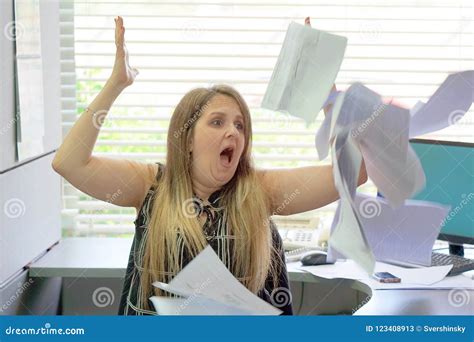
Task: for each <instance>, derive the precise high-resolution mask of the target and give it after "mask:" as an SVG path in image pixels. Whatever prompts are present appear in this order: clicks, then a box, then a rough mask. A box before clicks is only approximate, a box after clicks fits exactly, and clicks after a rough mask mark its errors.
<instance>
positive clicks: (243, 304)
mask: <svg viewBox="0 0 474 342" xmlns="http://www.w3.org/2000/svg"><path fill="white" fill-rule="evenodd" d="M153 285H154V286H156V287H158V288H160V289H162V290H165V291H168V292H171V293H174V294H176V295H179V296H182V297H185V298H187V299H188V300H189V302H190V303H192V304H193V305H194V307H191V308H189V309H186V308H184V309H183V308H182V309H181V310H178V309H175V311H178V312H183V311H182V310H185V312H186V310H188V311H189V312H196V307H199V306H201V307H203V308H202V310H201V311H202V314H205V315H210V314H212V315H218V314H226V315H242V314H243V312H245V315H279V314H280V313H281V310H278V309H277V308H275V307H274V306H272V305H270V304H269V303H267V302H265V301H264V300H262V299H261V298H259V297H257V296H256V295H254V294H253V293H252V292H250V291H249V290H248V289H247V288H246V287H245V286H244V285H242V284H241V283H240V282H239V281H238V280H237V279H236V278H235V277H234V276H233V274H232V273H231V272H230V271H229V270H228V269H227V267H226V266H225V265H224V264H223V263H222V261H221V260H220V259H219V257H218V256H217V255H216V253H215V252H214V250H213V249H212V247H210V246H207V247H206V248H205V249H204V250H203V251H202V252H201V253H199V254H198V255H197V256H196V257H195V258H194V259H193V260H191V262H190V263H189V264H188V265H186V267H184V268H183V270H181V272H179V273H178V274H177V275H176V276H175V277H174V278H173V279H172V280H171V281H170V282H169V284H165V283H161V282H154V283H153ZM155 302H156V303H158V304H160V302H159V301H157V300H156V299H155ZM161 303H163V301H161ZM172 303H173V302H172V301H165V304H166V305H165V308H164V310H167V311H170V310H171V309H170V308H169V306H170V305H171V304H172ZM176 303H177V302H176ZM188 305H189V304H188Z"/></svg>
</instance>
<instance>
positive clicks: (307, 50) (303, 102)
mask: <svg viewBox="0 0 474 342" xmlns="http://www.w3.org/2000/svg"><path fill="white" fill-rule="evenodd" d="M346 45H347V38H345V37H342V36H337V35H334V34H330V33H327V32H324V31H321V30H317V29H314V28H311V27H310V26H305V25H300V24H297V23H295V22H292V23H291V24H290V25H289V27H288V30H287V32H286V36H285V40H284V41H283V46H282V48H281V51H280V54H279V56H278V60H277V63H276V65H275V68H274V69H273V73H272V77H271V79H270V82H269V84H268V87H267V90H266V92H265V95H264V97H263V100H262V104H261V107H262V108H267V109H271V110H275V111H282V112H288V113H289V114H291V115H294V116H297V117H300V118H302V119H304V120H305V121H306V123H307V124H309V123H311V122H312V121H313V120H314V119H315V118H316V116H317V115H318V113H319V111H320V108H321V107H322V106H323V104H324V102H325V101H326V99H327V98H328V95H329V94H330V91H331V88H332V86H333V84H334V81H335V79H336V76H337V73H338V71H339V68H340V66H341V63H342V59H343V57H344V52H345V49H346Z"/></svg>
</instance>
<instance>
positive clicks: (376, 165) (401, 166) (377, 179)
mask: <svg viewBox="0 0 474 342" xmlns="http://www.w3.org/2000/svg"><path fill="white" fill-rule="evenodd" d="M329 122H330V123H329ZM409 125H410V113H409V111H408V110H407V109H405V108H401V107H398V106H396V105H393V104H385V103H383V102H382V98H381V96H380V95H379V94H377V93H375V92H374V91H372V90H370V89H369V88H367V87H365V86H364V85H362V84H360V83H355V84H353V85H351V86H350V87H349V89H347V91H346V92H345V94H341V95H340V96H339V98H338V99H337V100H336V103H335V105H334V108H333V111H332V113H330V114H329V115H327V116H326V118H325V120H324V122H323V125H322V126H321V127H320V129H319V130H318V133H317V135H316V148H317V150H318V154H319V158H320V159H324V158H326V155H327V152H328V150H329V145H330V141H331V140H333V139H334V138H335V136H336V135H337V134H339V132H341V129H342V127H343V128H345V129H349V130H350V134H351V136H352V137H353V138H354V140H355V141H356V142H357V143H358V146H359V149H360V151H361V152H362V156H363V158H364V161H365V165H366V169H367V174H368V176H369V177H370V179H371V180H372V181H373V182H374V183H375V185H376V186H377V189H378V190H379V191H380V192H381V193H382V194H383V195H384V197H386V198H387V200H388V201H389V203H390V205H391V206H392V207H397V206H399V205H401V204H402V203H403V201H404V200H405V199H407V198H410V197H412V196H413V195H414V194H416V193H417V192H419V191H420V190H421V189H422V188H423V187H424V185H425V176H424V172H423V169H422V167H421V164H420V162H419V160H418V158H417V157H416V154H415V152H414V151H413V149H412V148H411V146H409V144H408V131H409ZM333 160H334V159H333Z"/></svg>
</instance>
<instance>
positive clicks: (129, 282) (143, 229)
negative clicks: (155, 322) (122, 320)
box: [119, 163, 293, 315]
mask: <svg viewBox="0 0 474 342" xmlns="http://www.w3.org/2000/svg"><path fill="white" fill-rule="evenodd" d="M157 164H158V174H157V175H156V178H157V180H158V179H159V178H160V176H161V172H162V168H163V165H162V164H160V163H157ZM154 193H155V189H154V187H153V186H152V187H151V188H150V189H149V190H148V193H147V196H146V197H145V200H144V201H143V205H142V207H141V208H140V211H139V213H138V216H137V219H136V220H135V222H134V223H135V236H134V238H133V242H132V247H131V250H130V257H129V260H128V266H127V271H126V274H125V281H124V285H123V290H122V295H121V300H120V306H119V315H156V314H157V313H156V312H155V311H149V310H145V309H143V308H141V307H140V299H141V298H140V296H141V291H140V275H141V270H142V267H141V265H142V260H141V259H142V257H143V252H144V247H145V243H144V242H145V241H146V237H147V225H148V221H149V219H150V216H151V210H152V208H153V206H152V203H153V199H154V196H153V195H154ZM219 195H220V191H219V190H218V191H216V192H214V193H213V194H211V196H210V197H209V200H208V201H209V203H210V205H208V206H203V205H202V204H200V203H202V201H201V200H199V198H198V197H197V196H194V203H195V205H196V209H197V211H198V213H200V212H205V213H206V214H207V219H206V222H205V223H204V226H203V230H204V234H205V236H206V239H207V241H208V243H209V245H211V247H212V248H213V249H214V251H215V252H216V254H217V255H218V256H219V258H220V259H221V260H222V262H223V263H224V264H225V265H226V267H227V268H228V269H231V267H230V265H231V255H232V245H233V236H232V235H231V234H229V231H228V226H227V224H226V222H225V215H224V211H225V208H220V207H219V200H220V197H219ZM270 229H271V230H272V237H273V244H274V247H275V250H277V251H278V252H279V257H280V258H281V260H282V261H283V262H282V263H281V262H280V263H281V266H280V268H279V269H280V271H279V274H278V286H274V282H273V280H272V279H271V277H270V276H269V277H268V278H267V280H266V282H265V287H264V288H263V289H262V290H261V291H260V292H259V293H258V296H259V297H260V298H262V299H263V300H265V301H266V302H268V303H270V304H271V305H273V306H275V307H277V308H278V309H280V310H282V311H283V315H292V314H293V309H292V302H291V293H290V288H289V281H288V273H287V270H286V265H285V255H284V251H283V243H282V240H281V237H280V234H279V233H278V231H277V229H276V227H275V224H274V223H273V222H272V221H271V220H270ZM182 242H183V241H182V239H181V238H178V246H181V249H182V253H181V255H182V256H183V257H182V259H183V260H182V267H184V266H186V264H187V263H188V262H189V261H190V258H189V257H188V256H187V255H186V253H185V249H184V245H183V243H182ZM275 257H276V256H275ZM274 262H278V260H274ZM170 280H171V279H170ZM152 295H153V294H152V293H150V294H149V295H147V297H148V298H149V297H151V296H152ZM148 303H149V305H150V308H153V304H152V303H151V301H150V300H148Z"/></svg>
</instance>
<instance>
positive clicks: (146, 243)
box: [53, 17, 366, 315]
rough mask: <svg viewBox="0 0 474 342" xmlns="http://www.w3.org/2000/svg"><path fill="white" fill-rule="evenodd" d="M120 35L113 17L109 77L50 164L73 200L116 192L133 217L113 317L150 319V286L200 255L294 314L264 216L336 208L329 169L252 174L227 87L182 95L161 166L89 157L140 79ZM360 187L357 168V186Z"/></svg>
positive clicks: (240, 119) (244, 118)
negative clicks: (110, 115) (208, 253)
mask: <svg viewBox="0 0 474 342" xmlns="http://www.w3.org/2000/svg"><path fill="white" fill-rule="evenodd" d="M124 32H125V29H124V27H123V20H122V18H121V17H118V18H117V19H116V27H115V40H116V46H117V50H116V58H115V64H114V68H113V71H112V74H111V76H110V78H109V80H108V81H107V82H106V84H105V86H104V88H103V89H102V90H101V92H100V93H99V94H98V95H97V97H96V98H95V99H94V101H92V103H91V104H90V106H89V107H88V109H87V110H86V111H85V112H84V113H83V114H82V115H81V117H80V118H79V120H78V121H77V122H76V123H75V124H74V126H73V127H72V128H71V130H70V132H69V134H68V135H67V136H66V138H65V139H64V142H63V144H62V145H61V147H60V148H59V150H58V151H57V153H56V156H55V159H54V161H53V168H54V170H56V172H58V173H59V174H60V175H62V176H63V177H64V178H65V179H67V180H68V181H69V182H70V183H71V184H72V185H74V186H75V187H76V188H78V189H79V190H81V191H83V192H85V193H87V194H89V195H91V196H93V197H95V198H97V199H100V200H110V198H109V197H110V195H109V194H112V193H117V192H118V191H119V190H120V194H121V195H120V196H116V197H114V201H113V203H114V204H116V205H119V206H124V207H135V208H136V210H137V219H136V220H135V222H134V223H135V227H136V230H135V236H134V240H133V244H132V249H131V252H130V258H129V264H128V267H127V272H126V277H125V282H124V287H123V293H122V298H121V303H120V311H119V314H125V315H148V314H155V311H154V310H153V307H152V305H151V301H150V300H149V298H150V297H151V296H153V295H161V296H163V295H166V293H163V292H162V291H161V290H158V289H154V288H153V287H152V282H154V281H156V280H158V281H163V282H169V281H170V280H171V279H172V278H173V276H174V275H176V274H177V273H178V272H179V271H180V270H181V269H182V268H183V267H184V266H185V265H186V264H187V263H188V262H189V261H190V260H191V259H192V258H193V257H194V256H196V255H197V254H198V253H199V252H200V251H201V250H202V249H203V248H205V247H206V246H207V245H211V246H212V248H213V249H214V250H215V252H216V253H217V254H218V256H219V257H220V258H221V260H222V262H223V263H224V264H225V265H226V266H227V268H228V269H229V270H230V271H231V272H232V273H233V274H234V275H235V277H236V278H237V279H239V280H240V282H241V283H242V284H244V285H245V286H246V287H247V288H248V289H249V290H250V291H252V292H253V293H255V294H256V295H258V296H259V297H261V298H262V299H263V300H265V301H267V302H269V303H270V304H272V305H274V306H276V307H278V308H279V309H281V310H282V311H283V313H284V314H292V303H291V300H287V299H288V298H291V296H289V291H290V288H289V282H288V276H287V271H286V266H285V259H284V253H283V248H282V241H281V238H280V236H279V234H278V232H277V230H276V228H275V226H274V224H273V223H272V221H271V220H270V216H271V215H272V214H275V213H277V214H279V215H291V214H296V213H300V212H305V211H308V210H313V209H316V208H319V207H322V206H324V205H326V204H328V203H330V202H333V201H335V200H336V199H337V198H338V194H337V191H336V189H335V186H334V180H333V176H332V168H331V166H312V167H301V168H295V169H286V170H258V169H255V167H254V166H253V163H252V159H251V147H252V122H251V118H250V112H249V108H248V107H247V104H246V103H245V101H244V99H243V98H242V96H241V95H240V94H239V93H238V92H237V91H236V90H235V89H233V88H232V87H229V86H226V85H217V86H214V87H212V88H198V89H194V90H191V91H190V92H188V93H187V94H185V95H184V97H183V98H182V99H181V101H180V102H179V103H178V105H177V106H176V108H175V110H174V113H173V115H172V117H171V122H170V126H169V130H168V137H167V155H166V163H165V164H161V163H156V164H146V163H140V162H134V161H128V160H117V159H108V158H103V157H96V156H93V155H92V150H93V147H94V144H95V142H96V139H97V136H98V134H99V131H100V125H99V124H100V122H103V119H101V118H98V115H99V116H100V115H105V113H106V112H107V111H108V110H109V109H110V107H111V105H112V103H113V102H114V100H115V99H116V98H117V96H118V95H119V94H120V93H121V92H122V91H123V89H125V88H126V87H127V86H129V85H131V84H132V83H133V81H134V79H135V77H136V75H137V74H138V71H137V70H136V69H134V68H131V67H130V66H129V62H128V53H127V50H126V47H125V43H124ZM97 123H99V124H97ZM365 180H366V174H365V168H362V172H361V175H360V181H359V183H363V182H365ZM288 196H289V198H291V200H290V201H289V200H288V199H287V198H288ZM85 252H86V253H87V251H85ZM284 292H287V293H286V294H285V293H284ZM281 298H285V299H286V300H283V301H281Z"/></svg>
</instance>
